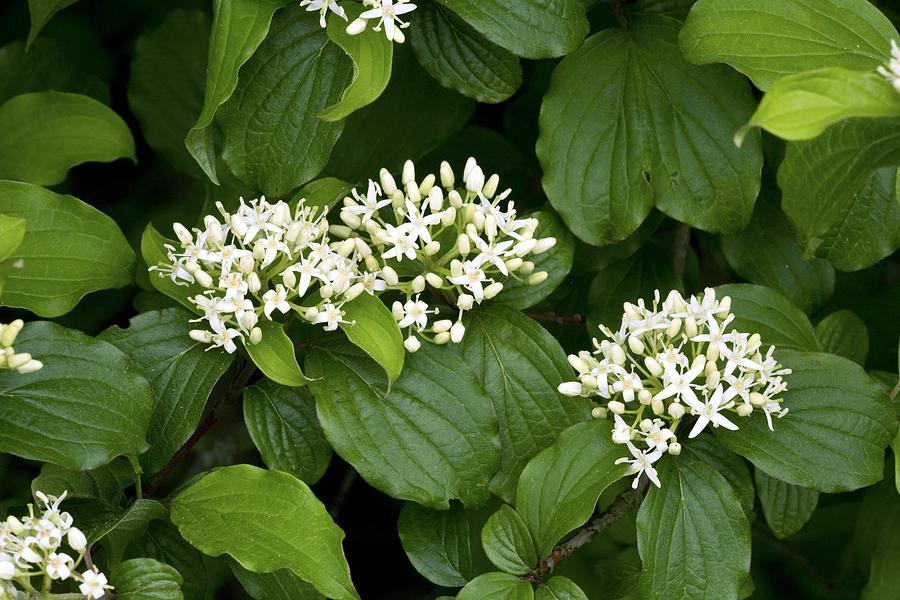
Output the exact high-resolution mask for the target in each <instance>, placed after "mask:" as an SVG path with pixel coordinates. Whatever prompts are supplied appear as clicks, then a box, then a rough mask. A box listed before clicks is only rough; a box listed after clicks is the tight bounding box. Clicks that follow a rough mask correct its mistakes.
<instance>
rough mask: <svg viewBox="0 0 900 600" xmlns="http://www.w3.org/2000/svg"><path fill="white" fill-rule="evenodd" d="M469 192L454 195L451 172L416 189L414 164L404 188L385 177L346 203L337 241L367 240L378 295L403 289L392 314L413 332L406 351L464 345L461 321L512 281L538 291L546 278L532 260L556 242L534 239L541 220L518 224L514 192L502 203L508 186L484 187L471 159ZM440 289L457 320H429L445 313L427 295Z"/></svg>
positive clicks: (335, 231) (488, 183)
mask: <svg viewBox="0 0 900 600" xmlns="http://www.w3.org/2000/svg"><path fill="white" fill-rule="evenodd" d="M463 181H464V186H463V187H461V188H460V189H456V187H455V185H456V178H455V175H454V173H453V169H452V168H451V167H450V165H449V164H448V163H447V162H444V163H442V164H441V169H440V182H438V180H437V178H436V177H435V176H434V175H433V174H429V175H426V176H425V177H424V178H422V180H421V181H417V180H416V173H415V167H414V165H413V163H412V162H410V161H406V164H405V165H404V167H403V174H402V178H401V186H397V184H396V181H395V180H394V178H393V177H392V176H391V174H390V173H388V172H387V170H385V169H382V170H381V174H380V185H379V183H376V182H375V181H372V180H370V181H369V185H368V190H367V191H366V193H365V194H360V193H359V192H358V191H357V190H355V189H354V190H353V196H352V197H347V198H345V199H344V206H343V207H342V208H341V213H340V217H341V220H342V221H343V222H344V224H345V225H346V226H332V227H331V229H330V231H331V233H332V235H334V236H337V237H344V238H347V239H354V238H356V239H357V240H359V242H362V243H358V245H359V247H360V248H361V249H362V250H363V251H364V252H365V251H366V250H368V249H370V248H371V249H372V250H373V251H374V252H375V254H369V253H365V257H364V260H365V263H366V267H367V269H368V270H369V271H370V272H372V273H374V274H375V275H374V276H375V277H377V279H376V280H375V281H376V283H375V285H376V286H378V287H376V288H375V289H378V290H381V289H385V288H387V289H391V290H398V291H400V292H401V293H403V294H404V295H405V296H406V301H405V302H399V301H398V302H394V304H393V307H392V312H393V314H394V318H396V319H397V321H399V325H400V327H401V329H407V331H408V333H407V336H408V337H407V338H406V341H405V342H404V345H405V346H406V349H407V350H409V351H410V352H415V351H416V350H418V349H419V347H420V346H421V342H420V341H419V339H418V337H417V336H421V337H424V338H426V339H429V340H431V341H433V342H434V343H437V344H445V343H447V342H451V341H452V342H454V343H458V342H460V341H461V340H462V338H463V335H464V334H465V326H464V325H463V323H462V315H463V313H464V312H465V311H467V310H470V309H471V308H472V307H473V306H475V305H476V304H480V303H481V302H482V301H484V300H485V299H490V298H493V297H494V296H496V295H497V294H499V293H500V291H501V290H502V289H503V280H505V279H507V278H510V277H511V278H514V279H517V280H521V281H527V282H528V283H530V284H538V283H541V282H542V281H544V280H545V279H546V278H547V273H546V271H539V272H533V271H534V263H532V262H530V261H527V260H526V258H528V257H530V256H532V255H536V254H540V253H542V252H545V251H547V250H549V249H550V248H552V247H553V246H554V245H555V244H556V239H555V238H552V237H548V238H543V239H536V238H535V237H534V232H535V230H536V229H537V226H538V221H537V219H533V218H518V216H517V214H516V209H515V205H514V204H513V202H512V201H508V202H506V203H505V205H504V204H503V203H504V201H505V200H506V199H507V197H508V196H509V194H510V193H511V190H506V191H504V192H502V193H500V194H497V187H498V186H499V184H500V178H499V176H497V175H492V176H491V177H489V178H487V179H486V178H485V175H484V172H483V171H482V169H481V167H479V166H478V164H477V163H476V162H475V159H474V158H470V159H469V160H468V161H467V163H466V166H465V170H464V172H463ZM428 287H431V288H432V289H434V290H439V291H440V293H442V294H443V297H444V298H445V299H446V300H447V301H448V302H450V303H452V304H455V306H456V309H458V316H457V317H456V319H455V322H454V320H452V319H440V320H431V319H430V315H437V314H438V309H437V308H433V309H432V308H431V307H429V305H428V303H427V302H426V301H425V300H424V299H423V298H422V296H421V294H422V292H424V291H425V290H426V288H428Z"/></svg>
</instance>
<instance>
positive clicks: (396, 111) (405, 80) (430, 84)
mask: <svg viewBox="0 0 900 600" xmlns="http://www.w3.org/2000/svg"><path fill="white" fill-rule="evenodd" d="M426 106H427V107H428V110H422V108H423V107H426ZM474 109H475V102H474V101H472V100H470V99H468V98H466V97H464V96H461V95H460V94H457V93H455V92H452V91H448V90H447V89H446V88H444V87H441V85H440V84H439V83H438V82H437V81H435V80H434V79H432V78H431V77H430V76H429V75H428V73H426V72H425V70H424V69H422V67H421V66H419V63H418V62H417V61H416V59H415V56H413V54H412V51H410V50H409V49H408V48H406V47H405V46H403V47H400V46H398V47H395V48H394V68H393V71H392V74H391V81H390V83H388V86H387V89H385V90H384V93H383V94H381V96H380V97H379V98H378V100H376V101H375V102H373V103H372V104H370V105H368V106H366V107H365V108H362V109H360V110H358V111H356V112H355V113H353V114H352V115H350V116H349V117H348V118H347V121H346V126H345V127H344V132H343V133H342V134H341V137H340V139H338V141H337V143H336V144H334V149H333V150H332V152H331V158H330V160H329V161H328V165H327V166H326V167H325V173H327V174H328V175H332V176H335V177H338V178H340V179H343V180H344V181H356V182H364V181H366V180H367V179H369V178H373V179H374V178H375V176H376V175H378V171H379V169H381V168H382V167H385V168H387V169H388V170H389V171H398V170H399V169H400V167H401V165H403V161H405V160H407V159H409V160H412V161H416V160H418V159H419V158H421V157H423V156H424V155H425V154H427V153H428V152H429V151H430V150H433V149H434V148H437V147H438V146H439V145H440V144H441V143H442V142H444V141H445V140H447V139H448V138H450V136H452V135H453V134H455V133H456V132H457V131H459V130H460V129H462V128H463V126H464V125H465V124H466V123H468V122H469V118H470V117H471V116H472V112H473V110H474ZM397 115H403V118H402V119H398V118H397ZM434 115H440V119H435V118H434ZM398 179H399V178H398Z"/></svg>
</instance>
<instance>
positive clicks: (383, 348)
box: [341, 293, 406, 390]
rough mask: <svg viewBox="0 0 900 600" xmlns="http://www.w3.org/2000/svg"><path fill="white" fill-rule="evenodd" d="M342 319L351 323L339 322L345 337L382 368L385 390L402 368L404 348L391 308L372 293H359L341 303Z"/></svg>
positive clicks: (404, 355)
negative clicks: (342, 307)
mask: <svg viewBox="0 0 900 600" xmlns="http://www.w3.org/2000/svg"><path fill="white" fill-rule="evenodd" d="M344 312H345V317H344V318H345V319H346V320H348V321H350V322H351V323H352V325H348V324H344V323H342V324H341V329H342V330H343V331H344V333H346V334H347V339H348V340H350V341H351V342H353V343H354V344H355V345H357V346H359V347H360V348H362V349H363V350H364V351H365V353H366V354H368V355H369V356H371V357H372V359H373V360H374V361H375V362H377V363H378V364H379V365H381V366H382V367H383V368H384V372H385V373H386V374H387V378H388V390H390V386H391V385H392V384H393V383H394V382H395V381H397V378H398V377H400V373H401V371H403V361H404V360H405V359H406V349H405V348H404V347H403V334H402V333H400V328H399V327H398V326H397V320H396V319H394V316H393V315H392V314H391V311H390V310H388V308H387V307H386V306H385V305H384V303H383V302H382V301H381V300H379V299H378V298H377V297H376V296H373V295H372V294H367V293H362V294H360V295H359V296H357V297H356V298H354V299H353V300H351V301H350V302H348V303H347V304H345V305H344Z"/></svg>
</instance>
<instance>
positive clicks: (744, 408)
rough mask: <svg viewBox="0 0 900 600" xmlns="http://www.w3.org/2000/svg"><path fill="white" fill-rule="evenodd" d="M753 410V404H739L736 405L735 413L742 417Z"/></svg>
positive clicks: (748, 414)
mask: <svg viewBox="0 0 900 600" xmlns="http://www.w3.org/2000/svg"><path fill="white" fill-rule="evenodd" d="M752 412H753V405H751V404H739V405H738V407H737V414H738V415H740V416H742V417H748V416H750V413H752Z"/></svg>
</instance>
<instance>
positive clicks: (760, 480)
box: [754, 469, 819, 538]
mask: <svg viewBox="0 0 900 600" xmlns="http://www.w3.org/2000/svg"><path fill="white" fill-rule="evenodd" d="M754 478H755V479H756V493H757V495H758V496H759V503H760V505H762V511H763V514H764V515H765V516H766V522H767V523H768V524H769V528H770V529H771V530H772V533H774V534H775V537H777V538H786V537H790V536H792V535H794V534H795V533H797V532H798V531H800V529H802V528H803V526H804V525H806V522H807V521H809V518H810V517H811V516H812V514H813V512H814V511H815V510H816V505H817V504H818V503H819V492H814V491H813V490H809V489H807V488H804V487H800V486H798V485H792V484H790V483H785V482H783V481H779V480H778V479H775V478H774V477H769V476H768V475H766V474H765V473H764V472H762V471H760V470H759V469H756V471H755V472H754Z"/></svg>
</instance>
